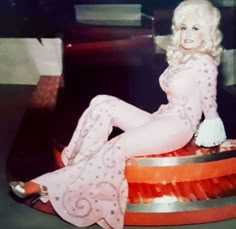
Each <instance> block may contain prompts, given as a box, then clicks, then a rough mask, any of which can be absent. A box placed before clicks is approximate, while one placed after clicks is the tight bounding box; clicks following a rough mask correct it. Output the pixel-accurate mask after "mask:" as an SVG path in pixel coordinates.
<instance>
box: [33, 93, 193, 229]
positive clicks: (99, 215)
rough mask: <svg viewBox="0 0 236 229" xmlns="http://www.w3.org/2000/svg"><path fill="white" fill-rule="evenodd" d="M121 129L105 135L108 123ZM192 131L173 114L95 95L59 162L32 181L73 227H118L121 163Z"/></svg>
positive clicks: (122, 198)
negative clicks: (116, 133) (44, 189)
mask: <svg viewBox="0 0 236 229" xmlns="http://www.w3.org/2000/svg"><path fill="white" fill-rule="evenodd" d="M113 126H116V127H119V128H120V129H122V130H123V131H124V132H123V133H122V134H120V135H119V136H117V137H114V138H112V139H110V140H108V138H109V135H110V133H111V131H112V127H113ZM192 136H193V130H192V129H191V128H189V127H186V125H184V122H183V120H181V119H180V118H179V117H177V116H174V115H170V114H168V113H166V114H163V113H162V112H160V111H159V110H158V111H156V112H154V113H153V114H150V113H148V112H145V111H143V110H141V109H139V108H137V107H135V106H133V105H130V104H128V103H126V102H124V101H122V100H119V99H118V98H115V97H112V96H108V95H98V96H96V97H95V98H94V99H92V101H91V103H90V105H89V107H88V108H87V109H86V110H85V112H84V113H83V115H82V116H81V118H80V119H79V121H78V124H77V127H76V129H75V131H74V133H73V136H72V138H71V141H70V143H69V145H68V146H67V147H65V149H64V150H63V152H62V160H63V162H64V164H65V167H64V168H62V169H59V170H56V171H54V172H51V173H47V174H44V175H42V176H40V177H38V178H35V179H34V181H35V182H37V183H40V184H42V185H45V186H47V188H48V196H47V197H43V198H41V199H42V201H45V200H47V198H49V200H50V201H51V203H52V205H53V207H54V209H55V211H56V212H57V213H58V214H59V215H60V216H61V217H62V218H63V219H64V220H66V221H67V222H70V223H72V224H74V225H77V226H79V227H84V226H89V225H91V224H94V223H98V224H99V225H100V226H102V227H103V228H110V227H112V228H123V225H124V219H123V218H124V217H123V216H124V212H125V208H126V202H127V196H128V185H127V181H126V179H125V176H124V168H125V162H126V160H127V159H128V158H130V157H133V156H137V155H148V154H161V153H165V152H169V151H172V150H176V149H178V148H181V147H183V146H184V145H185V144H187V143H188V142H189V140H190V139H191V138H192Z"/></svg>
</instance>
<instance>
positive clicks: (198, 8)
mask: <svg viewBox="0 0 236 229" xmlns="http://www.w3.org/2000/svg"><path fill="white" fill-rule="evenodd" d="M219 21H220V13H219V11H218V10H217V9H216V8H215V7H214V6H213V5H212V4H211V3H210V2H208V1H207V0H185V1H183V2H181V3H180V4H179V5H178V7H177V8H176V9H175V11H174V16H173V25H172V31H173V35H172V40H171V44H170V46H169V47H168V49H167V61H168V63H169V66H168V68H167V69H166V70H165V71H164V73H163V74H162V75H161V76H160V85H161V87H162V89H163V90H164V92H165V93H166V95H167V98H168V104H165V105H162V106H161V107H160V108H159V109H158V110H157V111H156V112H154V113H153V114H150V113H148V112H145V111H143V110H140V109H139V108H136V107H134V106H132V105H130V104H127V103H126V102H124V101H121V100H119V99H118V98H115V97H112V96H107V95H99V96H97V97H95V98H94V99H92V101H91V103H90V105H89V107H88V108H87V110H85V112H84V113H83V115H82V116H81V118H80V119H79V122H78V125H77V127H76V129H75V132H74V134H73V136H72V139H71V141H70V143H69V145H68V146H67V147H66V148H65V149H64V150H63V152H62V161H63V163H64V165H65V167H64V168H62V169H59V170H57V171H54V172H52V173H47V174H44V175H42V176H40V177H38V178H35V179H34V180H31V181H28V182H26V183H22V182H11V183H10V185H11V189H12V191H13V192H14V193H15V194H16V195H17V196H19V197H26V196H28V195H31V194H34V193H40V194H41V200H42V201H48V200H50V201H51V203H52V205H53V207H54V209H55V211H56V212H57V213H58V214H59V215H60V216H61V217H62V218H63V219H65V220H66V221H68V222H70V223H72V224H74V225H77V226H88V225H91V224H93V223H98V224H99V225H100V226H102V227H104V228H108V227H112V228H123V215H124V212H125V207H126V202H127V193H128V188H127V182H126V179H125V177H124V167H125V161H126V160H127V159H128V158H130V157H133V156H137V155H148V154H161V153H165V152H169V151H173V150H177V149H179V148H181V147H183V146H184V145H186V144H187V143H188V142H189V141H190V139H192V137H193V136H194V135H195V139H196V144H197V145H202V146H207V147H210V146H216V145H219V144H221V143H222V142H224V141H225V139H226V135H225V130H224V125H223V123H222V121H221V119H220V117H219V115H218V112H217V103H216V84H217V65H218V64H219V63H220V56H221V53H222V47H221V40H222V35H221V32H220V31H219V29H218V25H219ZM202 114H204V120H203V122H202V123H201V124H200V120H201V118H202ZM199 124H200V125H199ZM113 126H116V127H119V128H120V129H122V130H123V131H124V132H123V133H122V134H120V135H119V136H117V137H115V138H113V139H111V140H108V137H109V134H110V133H111V131H112V127H113Z"/></svg>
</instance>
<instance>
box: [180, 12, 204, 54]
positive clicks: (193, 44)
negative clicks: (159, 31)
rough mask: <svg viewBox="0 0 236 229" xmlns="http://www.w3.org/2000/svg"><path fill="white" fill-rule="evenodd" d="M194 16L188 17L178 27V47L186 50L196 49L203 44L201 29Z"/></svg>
mask: <svg viewBox="0 0 236 229" xmlns="http://www.w3.org/2000/svg"><path fill="white" fill-rule="evenodd" d="M197 22H198V20H197V17H196V16H195V15H188V16H187V17H185V18H184V20H183V21H182V23H181V25H180V45H181V47H182V48H184V49H186V50H195V49H198V48H199V47H200V46H201V45H202V43H203V37H204V34H203V28H202V26H200V24H199V23H197Z"/></svg>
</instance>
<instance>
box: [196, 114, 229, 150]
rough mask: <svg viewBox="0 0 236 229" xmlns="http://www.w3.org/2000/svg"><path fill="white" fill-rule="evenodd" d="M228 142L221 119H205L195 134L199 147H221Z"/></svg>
mask: <svg viewBox="0 0 236 229" xmlns="http://www.w3.org/2000/svg"><path fill="white" fill-rule="evenodd" d="M225 140H226V133H225V128H224V124H223V122H222V120H221V118H219V117H218V118H215V119H205V120H204V121H203V122H202V123H201V124H200V126H199V128H198V130H197V132H196V134H195V143H196V145H198V146H205V147H212V146H217V145H220V144H221V143H222V142H224V141H225Z"/></svg>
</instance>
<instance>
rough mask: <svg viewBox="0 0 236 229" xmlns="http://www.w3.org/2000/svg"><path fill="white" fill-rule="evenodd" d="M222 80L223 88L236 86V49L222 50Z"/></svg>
mask: <svg viewBox="0 0 236 229" xmlns="http://www.w3.org/2000/svg"><path fill="white" fill-rule="evenodd" d="M222 70H223V77H224V78H223V80H224V85H225V86H230V85H235V84H236V49H229V50H224V53H223V58H222Z"/></svg>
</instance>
